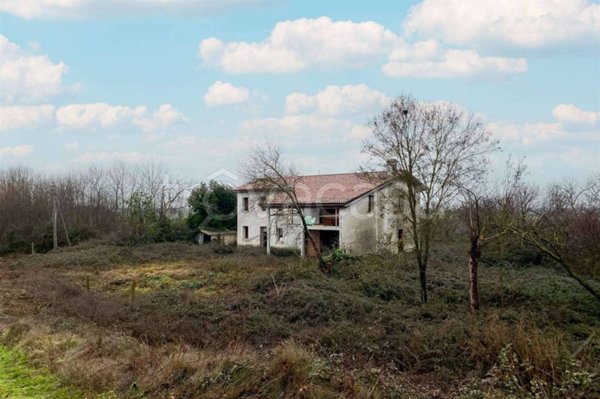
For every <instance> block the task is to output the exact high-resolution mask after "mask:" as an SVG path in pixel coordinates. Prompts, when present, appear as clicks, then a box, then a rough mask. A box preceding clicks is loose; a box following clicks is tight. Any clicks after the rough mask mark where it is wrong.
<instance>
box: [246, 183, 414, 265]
mask: <svg viewBox="0 0 600 399" xmlns="http://www.w3.org/2000/svg"><path fill="white" fill-rule="evenodd" d="M398 190H403V185H402V184H401V183H397V184H395V185H388V186H385V187H383V188H381V189H379V190H377V191H375V192H374V193H373V194H374V207H373V210H372V211H371V212H368V206H369V205H368V204H369V199H368V195H364V196H362V197H360V198H358V199H356V200H355V201H353V202H351V203H350V204H349V205H348V206H347V207H346V208H341V209H340V212H339V218H340V219H339V227H340V246H341V247H342V248H345V249H346V250H348V252H350V253H351V254H356V255H360V254H364V253H367V252H376V251H381V250H388V251H391V252H394V253H396V252H398V229H403V231H404V250H405V251H407V250H411V249H412V247H413V245H412V241H411V236H410V227H409V224H408V223H407V221H406V218H405V217H404V214H405V213H404V212H407V211H408V205H407V204H405V203H404V200H402V199H401V197H400V195H399V193H398ZM237 196H238V231H237V243H238V245H253V246H259V245H260V227H261V226H265V227H267V229H268V231H270V245H271V247H273V248H298V249H300V250H301V251H302V250H303V246H304V234H303V229H302V223H301V221H300V217H299V216H298V215H297V214H296V213H293V215H292V212H291V210H289V209H284V210H278V209H271V210H270V217H268V212H267V210H266V209H265V210H263V209H262V208H261V207H260V205H259V202H260V197H261V196H260V194H256V193H238V194H237ZM244 197H248V205H249V210H248V211H247V212H246V211H244V209H243V206H244V201H243V198H244ZM303 213H304V215H305V216H308V215H311V216H314V217H315V218H316V219H317V220H318V218H319V210H318V209H317V208H304V209H303ZM243 226H248V233H249V237H248V239H244V238H243V234H244V229H243ZM278 228H282V229H283V237H282V238H281V239H280V238H278V235H277V229H278Z"/></svg>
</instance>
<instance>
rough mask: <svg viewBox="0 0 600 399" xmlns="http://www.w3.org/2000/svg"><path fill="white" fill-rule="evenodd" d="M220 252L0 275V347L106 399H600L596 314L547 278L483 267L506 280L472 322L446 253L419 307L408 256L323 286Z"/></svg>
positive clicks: (163, 247)
mask: <svg viewBox="0 0 600 399" xmlns="http://www.w3.org/2000/svg"><path fill="white" fill-rule="evenodd" d="M218 252H228V251H218ZM229 252H231V253H225V254H223V253H217V252H216V251H214V249H213V248H210V247H205V248H201V247H195V246H191V245H186V244H153V245H146V246H140V247H133V248H132V247H116V246H110V245H103V244H101V243H97V242H96V243H94V242H88V243H85V244H82V245H80V246H77V247H73V248H70V249H63V250H59V251H55V252H52V253H49V254H44V255H42V254H38V255H29V256H24V255H21V256H14V257H10V258H5V259H3V260H0V290H1V293H2V313H1V314H0V329H1V344H2V345H4V346H6V347H9V348H13V349H16V350H19V351H21V352H24V353H26V354H27V356H28V357H29V359H30V361H31V363H32V364H33V365H34V366H36V367H45V368H48V369H49V370H50V371H51V372H52V373H54V374H55V375H57V376H58V377H59V378H60V379H61V380H62V381H63V382H64V383H65V384H70V385H76V386H77V387H78V388H79V389H80V390H81V392H84V393H85V392H87V393H88V395H96V394H103V397H123V398H143V397H147V398H169V397H176V398H237V397H247V398H345V397H348V398H395V397H398V398H404V397H406V398H415V397H417V398H418V397H423V398H430V397H464V398H483V397H486V398H487V397H498V398H501V397H507V396H511V395H512V396H513V397H528V396H531V397H536V396H535V395H537V397H546V398H550V397H553V398H554V397H565V398H577V397H580V398H585V397H594V396H595V395H599V394H600V385H599V383H598V377H597V376H598V372H600V366H599V365H600V335H599V334H598V333H599V332H600V309H599V308H598V304H597V301H596V300H595V299H594V298H593V297H592V296H591V295H590V294H589V293H588V292H586V291H585V290H582V289H581V288H580V287H579V286H578V285H577V283H576V282H574V281H573V280H572V279H570V278H569V277H568V276H567V275H566V274H564V273H563V272H562V271H561V270H560V269H558V268H553V267H551V266H550V265H541V266H540V265H538V266H534V265H524V264H523V262H521V263H520V265H519V266H515V265H513V264H511V263H510V261H509V260H507V259H508V258H506V257H503V258H502V259H498V258H497V259H490V258H488V259H487V260H486V262H484V264H489V263H493V264H497V263H498V261H500V260H501V261H502V262H503V266H502V267H500V266H482V269H481V275H480V278H481V279H480V290H481V306H482V308H481V311H480V313H479V314H478V315H477V316H473V315H469V313H468V299H467V288H466V287H467V279H466V273H467V271H466V270H465V266H464V265H465V258H466V255H465V254H464V253H462V252H456V251H453V250H451V249H449V247H442V249H440V250H439V251H436V252H434V253H433V255H434V256H433V258H432V265H431V276H430V280H429V284H430V287H429V289H430V301H429V303H428V304H426V305H421V304H420V303H419V302H420V300H419V284H418V281H419V276H418V273H417V272H416V268H415V267H414V265H412V264H411V263H410V262H411V261H412V258H410V257H403V256H400V257H395V256H389V257H385V258H381V257H365V258H361V259H357V260H353V261H345V262H343V263H340V264H339V265H338V266H337V268H336V270H335V271H334V273H333V275H332V276H325V275H323V274H322V273H320V272H319V271H318V268H317V267H316V265H315V264H314V263H312V262H311V261H309V260H301V259H299V258H296V257H287V258H276V257H270V256H267V255H264V254H262V253H260V252H257V251H254V250H250V249H242V248H240V249H237V250H235V251H229ZM496 256H498V255H496Z"/></svg>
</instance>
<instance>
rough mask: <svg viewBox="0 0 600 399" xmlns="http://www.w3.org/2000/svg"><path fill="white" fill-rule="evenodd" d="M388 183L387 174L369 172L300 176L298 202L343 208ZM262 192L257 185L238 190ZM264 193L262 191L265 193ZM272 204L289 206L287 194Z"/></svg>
mask: <svg viewBox="0 0 600 399" xmlns="http://www.w3.org/2000/svg"><path fill="white" fill-rule="evenodd" d="M385 180H386V176H385V173H381V172H380V173H376V174H370V175H367V174H366V173H340V174H329V175H309V176H298V177H297V180H295V181H296V183H295V188H296V195H297V196H298V202H299V203H300V204H302V205H316V204H323V205H343V204H346V203H348V202H350V201H352V200H353V199H355V198H358V197H360V196H362V195H364V194H366V193H368V192H369V191H371V190H373V189H374V188H375V187H377V186H379V185H381V184H382V183H384V182H385ZM253 190H257V191H259V190H260V188H259V187H258V185H257V184H255V183H254V182H250V183H247V184H244V185H242V186H239V187H237V188H236V191H240V192H243V191H253ZM261 191H262V190H261ZM268 203H269V204H270V205H275V206H277V205H283V204H286V203H289V200H288V199H287V196H286V195H285V194H283V193H278V194H275V195H274V196H273V197H272V198H270V199H269V201H268Z"/></svg>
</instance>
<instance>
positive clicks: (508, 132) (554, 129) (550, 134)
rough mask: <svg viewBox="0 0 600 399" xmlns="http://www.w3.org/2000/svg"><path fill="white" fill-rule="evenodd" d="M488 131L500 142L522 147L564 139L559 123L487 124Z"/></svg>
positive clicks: (563, 132)
mask: <svg viewBox="0 0 600 399" xmlns="http://www.w3.org/2000/svg"><path fill="white" fill-rule="evenodd" d="M488 129H490V130H491V131H492V132H493V133H494V134H495V135H496V137H497V138H498V139H500V140H503V141H512V142H518V143H521V144H523V145H530V144H535V143H539V142H541V141H549V140H552V139H557V138H562V137H565V131H564V130H563V128H562V126H561V124H560V123H543V122H539V123H524V124H510V123H489V124H488Z"/></svg>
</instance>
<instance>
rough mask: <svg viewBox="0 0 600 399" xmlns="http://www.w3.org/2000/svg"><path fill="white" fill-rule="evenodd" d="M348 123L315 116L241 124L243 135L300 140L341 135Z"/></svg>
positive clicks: (288, 117) (260, 119)
mask: <svg viewBox="0 0 600 399" xmlns="http://www.w3.org/2000/svg"><path fill="white" fill-rule="evenodd" d="M351 127H352V125H351V124H350V122H348V121H340V120H338V119H334V118H326V117H322V116H317V115H288V116H283V117H281V118H276V117H271V118H257V119H250V120H247V121H244V122H242V124H241V131H242V132H243V133H251V134H253V135H254V134H262V135H274V136H277V137H284V136H288V137H295V138H302V137H307V136H322V134H323V133H332V132H333V133H341V132H342V131H343V130H345V129H347V130H348V131H349V130H350V129H351Z"/></svg>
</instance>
